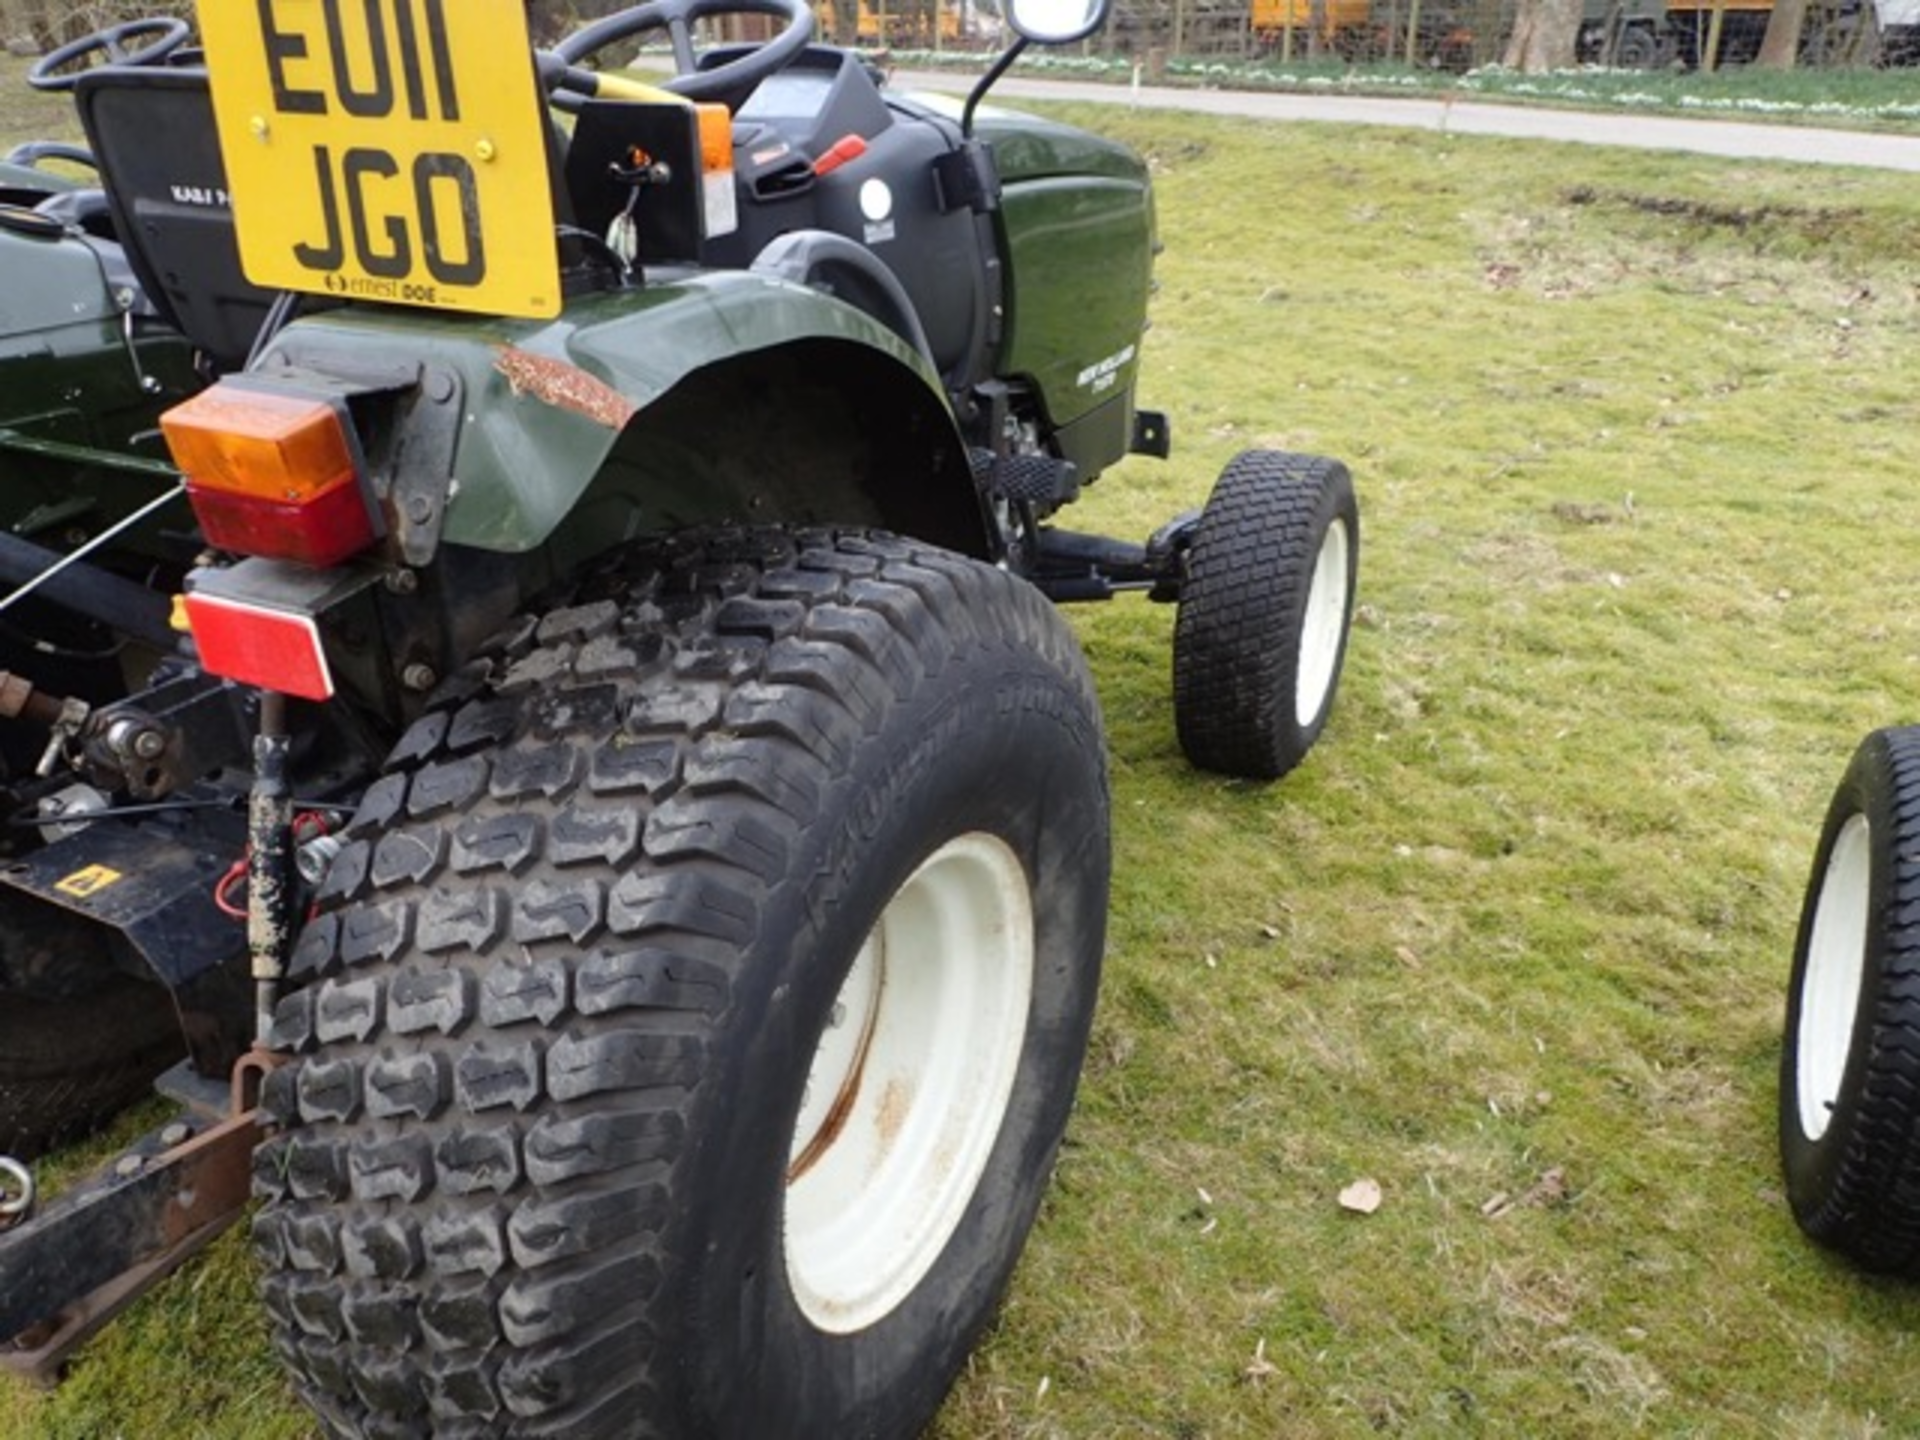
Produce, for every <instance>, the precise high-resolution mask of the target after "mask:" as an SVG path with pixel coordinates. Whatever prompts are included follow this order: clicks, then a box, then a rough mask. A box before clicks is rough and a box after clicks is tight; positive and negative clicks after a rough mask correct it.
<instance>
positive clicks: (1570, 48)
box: [1501, 0, 1581, 75]
mask: <svg viewBox="0 0 1920 1440" xmlns="http://www.w3.org/2000/svg"><path fill="white" fill-rule="evenodd" d="M1580 11H1581V0H1520V8H1519V11H1518V13H1517V14H1516V15H1515V16H1514V19H1513V35H1512V38H1510V39H1509V40H1508V41H1507V53H1506V58H1505V59H1504V60H1503V61H1502V62H1501V63H1502V64H1504V65H1505V66H1506V67H1507V68H1508V69H1509V70H1518V71H1520V72H1521V73H1522V74H1523V75H1540V74H1544V73H1545V72H1547V71H1549V70H1566V69H1570V68H1572V66H1573V63H1574V53H1573V52H1574V45H1575V43H1576V42H1577V41H1578V39H1579V38H1580Z"/></svg>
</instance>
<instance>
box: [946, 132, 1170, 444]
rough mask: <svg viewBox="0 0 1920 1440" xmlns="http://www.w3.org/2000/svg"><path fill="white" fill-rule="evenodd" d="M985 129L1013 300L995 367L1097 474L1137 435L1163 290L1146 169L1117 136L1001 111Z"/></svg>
mask: <svg viewBox="0 0 1920 1440" xmlns="http://www.w3.org/2000/svg"><path fill="white" fill-rule="evenodd" d="M915 98H916V99H918V100H921V101H923V102H924V103H926V104H928V105H930V106H939V107H940V108H949V107H948V106H940V102H939V101H937V100H936V99H935V98H934V97H932V96H916V97H915ZM975 134H976V135H977V136H978V137H979V138H980V139H982V140H984V141H986V142H987V143H988V144H989V145H990V146H991V147H992V150H993V156H994V163H995V166H996V167H997V169H998V170H999V174H1000V183H1001V198H1000V226H1001V241H1002V253H1003V254H1004V256H1005V258H1006V290H1007V295H1006V316H1005V329H1004V332H1003V336H1002V342H1001V347H1000V355H999V359H998V363H997V364H996V365H995V367H994V369H995V371H996V373H998V374H1000V375H1005V376H1020V377H1024V378H1025V379H1027V380H1029V381H1030V382H1032V384H1033V385H1034V387H1035V388H1036V390H1037V391H1038V392H1039V395H1040V399H1041V403H1042V405H1043V406H1044V407H1045V409H1046V413H1047V418H1048V419H1049V420H1050V421H1051V422H1052V423H1053V425H1054V426H1055V427H1057V430H1058V433H1057V434H1056V436H1055V442H1056V444H1058V445H1059V447H1060V450H1061V453H1062V454H1063V455H1065V456H1066V457H1067V458H1068V459H1069V460H1072V461H1074V462H1075V464H1077V465H1079V466H1080V468H1081V470H1082V472H1083V473H1084V474H1095V473H1098V472H1099V471H1100V470H1101V469H1103V468H1105V467H1106V466H1107V465H1109V464H1112V463H1114V462H1115V461H1117V460H1119V459H1120V458H1121V457H1122V456H1123V455H1125V454H1126V453H1127V449H1128V446H1129V443H1130V441H1131V436H1132V420H1133V387H1134V381H1135V378H1136V376H1137V375H1138V373H1139V347H1140V337H1141V334H1142V332H1143V331H1144V330H1145V328H1146V326H1145V317H1146V313H1147V297H1148V294H1149V292H1150V290H1151V288H1152V283H1153V273H1152V272H1153V251H1154V216H1153V199H1152V190H1151V187H1150V184H1149V178H1148V173H1147V167H1146V164H1145V162H1143V161H1142V160H1141V159H1140V158H1139V157H1138V156H1137V155H1135V154H1134V153H1133V152H1132V151H1131V150H1128V149H1127V148H1126V147H1125V146H1123V145H1120V144H1117V143H1115V142H1114V141H1112V140H1107V139H1104V138H1102V137H1101V136H1098V135H1094V134H1090V133H1089V132H1087V131H1085V130H1077V129H1075V128H1073V127H1072V126H1070V125H1061V124H1058V123H1056V122H1054V121H1051V120H1044V119H1040V118H1038V117H1036V116H1032V115H1023V114H1019V113H1017V112H1014V111H1009V110H1000V109H996V108H994V107H991V106H983V107H981V109H980V111H979V113H978V116H977V118H976V123H975Z"/></svg>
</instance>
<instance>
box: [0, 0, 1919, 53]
mask: <svg viewBox="0 0 1920 1440" xmlns="http://www.w3.org/2000/svg"><path fill="white" fill-rule="evenodd" d="M814 3H815V11H816V14H817V17H818V20H819V25H820V30H821V32H822V34H823V35H825V36H826V37H828V38H830V39H832V40H834V41H836V42H839V43H842V44H860V45H866V46H872V47H875V48H888V49H903V50H923V51H924V50H932V51H939V50H948V49H950V50H956V51H965V50H988V49H992V48H994V47H996V46H998V45H999V44H1000V43H1001V42H1002V40H1003V38H1004V35H1005V30H1004V26H1003V25H1002V23H1001V20H1000V17H999V13H998V3H997V0H814ZM1519 3H1520V0H1115V4H1114V9H1113V15H1112V18H1111V20H1110V21H1109V23H1108V25H1107V27H1106V29H1105V30H1104V31H1102V32H1101V33H1100V34H1099V35H1097V36H1096V37H1094V38H1093V39H1092V40H1090V41H1088V42H1087V49H1088V50H1089V52H1090V53H1093V54H1099V55H1108V56H1128V57H1132V58H1134V59H1136V60H1138V61H1141V62H1142V63H1148V64H1157V63H1158V62H1159V61H1160V60H1163V59H1170V58H1173V57H1182V58H1188V59H1210V58H1211V59H1228V60H1241V61H1252V60H1278V61H1328V62H1349V63H1364V62H1380V61H1397V62H1400V63H1403V64H1408V65H1419V66H1427V67H1433V68H1440V69H1453V70H1459V69H1466V68H1469V67H1472V66H1475V65H1483V64H1487V63H1490V62H1493V61H1497V60H1499V59H1500V58H1501V57H1502V55H1504V54H1505V52H1506V48H1507V43H1508V39H1509V37H1510V35H1511V33H1512V31H1513V27H1514V21H1515V15H1516V10H1517V6H1518V4H1519ZM1775 3H1776V0H1583V9H1582V11H1581V16H1580V22H1579V28H1578V34H1577V37H1576V43H1575V51H1574V58H1575V60H1576V61H1578V62H1579V63H1582V64H1594V65H1606V66H1610V67H1614V68H1619V69H1647V70H1660V69H1669V68H1675V67H1680V68H1693V67H1697V66H1699V65H1700V64H1701V63H1702V62H1703V60H1705V59H1706V58H1708V57H1711V58H1712V60H1713V62H1714V63H1716V64H1718V65H1738V64H1743V63H1746V62H1749V61H1751V60H1753V59H1754V58H1755V56H1756V55H1757V54H1758V52H1759V49H1760V45H1761V41H1762V39H1763V37H1764V36H1765V33H1766V29H1767V24H1768V21H1769V19H1770V17H1771V15H1772V12H1773V8H1774V5H1775ZM1780 3H1788V0H1780ZM1804 3H1805V18H1804V20H1803V22H1802V25H1801V30H1800V40H1799V46H1798V54H1797V63H1798V64H1800V65H1802V66H1807V67H1812V66H1854V67H1859V66H1878V65H1890V64H1913V63H1914V62H1915V61H1916V59H1920V0H1804ZM622 8H625V7H624V4H623V0H528V6H527V10H528V16H529V20H530V22H531V24H532V27H533V32H534V38H535V40H536V42H537V43H542V44H550V43H552V41H554V40H556V39H558V38H559V37H560V36H561V35H564V34H565V33H567V31H569V30H570V29H572V28H574V27H575V26H577V25H579V24H581V23H582V22H584V21H588V20H592V19H596V18H599V17H600V16H603V15H606V14H609V13H611V12H613V11H615V10H619V9H622ZM191 13H192V6H191V5H190V4H187V3H177V4H167V3H156V0H80V3H73V0H0V40H4V41H6V42H7V43H8V44H10V45H12V46H14V47H15V48H16V49H20V50H23V51H36V52H44V51H46V50H49V49H52V48H53V47H54V46H57V45H61V44H65V43H67V42H69V41H71V40H74V39H77V38H78V37H80V36H83V35H86V34H89V33H91V32H93V31H96V30H99V29H101V28H103V27H106V26H110V25H116V24H121V23H124V22H126V21H128V20H132V19H136V18H142V17H145V16H151V15H155V14H177V15H182V16H184V17H186V18H189V19H190V18H191ZM730 38H742V39H744V38H751V36H748V35H745V34H742V35H740V36H735V37H730Z"/></svg>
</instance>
